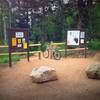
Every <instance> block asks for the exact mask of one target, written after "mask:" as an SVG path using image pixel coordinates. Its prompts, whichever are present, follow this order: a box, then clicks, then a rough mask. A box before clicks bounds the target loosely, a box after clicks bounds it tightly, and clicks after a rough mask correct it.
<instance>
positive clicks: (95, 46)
mask: <svg viewBox="0 0 100 100" xmlns="http://www.w3.org/2000/svg"><path fill="white" fill-rule="evenodd" d="M88 48H89V49H90V50H100V40H94V41H90V42H89V43H88Z"/></svg>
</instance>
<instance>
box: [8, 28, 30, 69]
mask: <svg viewBox="0 0 100 100" xmlns="http://www.w3.org/2000/svg"><path fill="white" fill-rule="evenodd" d="M8 46H9V66H10V67H11V66H12V60H11V53H12V52H20V51H27V59H28V61H29V37H28V29H16V28H12V29H8Z"/></svg>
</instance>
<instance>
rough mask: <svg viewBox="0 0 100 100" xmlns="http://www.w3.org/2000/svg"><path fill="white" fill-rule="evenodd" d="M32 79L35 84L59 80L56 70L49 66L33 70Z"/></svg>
mask: <svg viewBox="0 0 100 100" xmlns="http://www.w3.org/2000/svg"><path fill="white" fill-rule="evenodd" d="M30 77H31V78H32V81H33V82H35V83H42V82H47V81H53V80H57V79H58V77H57V74H56V71H55V69H54V68H50V67H47V66H41V67H39V68H33V70H32V72H31V74H30Z"/></svg>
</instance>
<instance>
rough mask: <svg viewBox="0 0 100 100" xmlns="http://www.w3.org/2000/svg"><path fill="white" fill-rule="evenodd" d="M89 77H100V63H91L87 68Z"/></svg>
mask: <svg viewBox="0 0 100 100" xmlns="http://www.w3.org/2000/svg"><path fill="white" fill-rule="evenodd" d="M86 74H87V76H88V78H92V79H100V64H94V65H90V66H89V68H88V69H87V70H86Z"/></svg>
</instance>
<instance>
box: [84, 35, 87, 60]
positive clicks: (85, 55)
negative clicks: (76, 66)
mask: <svg viewBox="0 0 100 100" xmlns="http://www.w3.org/2000/svg"><path fill="white" fill-rule="evenodd" d="M86 38H87V36H86V33H85V51H84V53H85V54H84V57H85V58H87V39H86Z"/></svg>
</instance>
